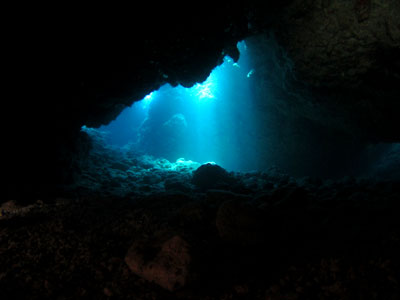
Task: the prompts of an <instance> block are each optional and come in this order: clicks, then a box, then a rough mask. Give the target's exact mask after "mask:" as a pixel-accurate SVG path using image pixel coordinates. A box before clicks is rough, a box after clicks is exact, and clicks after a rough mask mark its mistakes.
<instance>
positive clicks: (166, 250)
mask: <svg viewBox="0 0 400 300" xmlns="http://www.w3.org/2000/svg"><path fill="white" fill-rule="evenodd" d="M191 260H192V258H191V255H190V247H189V244H188V243H187V242H186V241H185V240H184V239H183V238H182V237H180V236H179V235H174V236H172V237H169V238H168V239H166V240H164V239H161V240H157V241H155V242H151V243H146V242H143V241H137V242H136V243H134V244H133V245H132V247H131V248H130V249H129V251H128V253H127V254H126V256H125V262H126V263H127V264H128V266H129V268H130V269H131V270H132V271H133V272H134V273H135V274H137V275H138V276H140V277H142V278H144V279H146V280H148V281H150V282H154V283H156V284H158V285H159V286H161V287H163V288H165V289H167V290H169V291H174V290H176V289H178V288H180V287H183V286H185V285H186V284H187V282H188V278H189V274H190V273H189V268H190V264H191Z"/></svg>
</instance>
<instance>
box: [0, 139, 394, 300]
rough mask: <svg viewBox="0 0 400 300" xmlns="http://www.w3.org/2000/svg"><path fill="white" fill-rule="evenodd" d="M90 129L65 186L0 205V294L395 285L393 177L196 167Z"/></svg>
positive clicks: (390, 289) (326, 293)
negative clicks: (105, 139) (121, 144)
mask: <svg viewBox="0 0 400 300" xmlns="http://www.w3.org/2000/svg"><path fill="white" fill-rule="evenodd" d="M92 135H93V136H92V138H93V140H94V144H93V147H92V149H91V151H90V155H89V156H88V158H87V159H86V161H85V168H83V170H84V171H82V172H81V173H80V175H79V176H80V177H79V178H80V179H79V180H78V182H79V184H76V185H74V186H69V187H68V188H67V189H66V190H65V193H64V196H63V197H60V198H57V199H56V200H55V201H41V200H40V199H33V200H34V201H32V203H33V204H30V205H21V204H19V203H18V202H15V201H11V200H10V201H8V202H6V203H4V204H3V205H2V207H1V216H0V293H1V294H0V295H1V299H108V298H115V299H210V300H211V299H288V300H289V299H290V300H292V299H293V300H294V299H393V300H394V299H399V298H400V289H399V283H400V258H399V253H400V217H399V208H400V204H399V201H400V184H399V183H398V182H393V181H385V182H380V181H377V180H367V179H354V178H343V179H341V180H335V181H334V180H316V179H311V178H303V179H294V178H291V177H290V176H288V175H285V174H282V173H280V172H278V171H277V170H270V171H268V172H248V173H227V172H225V171H224V170H223V169H221V168H219V167H218V166H215V165H207V166H206V167H202V168H200V169H198V168H199V167H200V165H198V164H196V163H192V162H190V161H185V160H183V159H182V160H178V161H177V162H176V163H170V162H168V161H166V160H163V159H154V158H152V157H150V156H138V155H137V153H134V152H132V151H129V148H126V149H120V150H116V149H111V148H108V147H105V146H104V144H103V143H102V142H101V136H99V135H97V136H96V134H95V132H93V133H92ZM196 169H198V170H197V171H196ZM36 200H37V201H36ZM35 201H36V202H35Z"/></svg>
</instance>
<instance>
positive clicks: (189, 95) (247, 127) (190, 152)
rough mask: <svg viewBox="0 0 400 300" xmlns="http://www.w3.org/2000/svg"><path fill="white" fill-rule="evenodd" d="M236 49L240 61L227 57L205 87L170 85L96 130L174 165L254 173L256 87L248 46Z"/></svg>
mask: <svg viewBox="0 0 400 300" xmlns="http://www.w3.org/2000/svg"><path fill="white" fill-rule="evenodd" d="M237 47H238V49H239V51H240V58H239V60H238V61H237V62H235V61H234V60H233V59H232V58H230V57H229V56H226V57H225V58H224V61H223V63H222V64H221V65H219V66H217V67H216V68H215V69H214V70H213V71H212V72H211V74H210V75H209V77H208V78H207V80H205V81H204V82H202V83H198V84H196V85H194V86H193V87H191V88H184V87H182V86H180V85H179V86H177V87H172V86H170V85H168V84H167V85H164V86H162V87H161V88H160V89H158V90H156V91H153V92H152V93H150V94H149V95H147V96H146V97H144V98H143V99H142V100H141V101H138V102H135V103H134V104H133V105H132V106H131V107H128V108H126V109H125V110H124V111H123V112H122V113H121V114H120V115H119V116H118V117H117V118H116V119H115V120H114V121H112V122H111V123H110V124H108V125H106V126H101V127H100V128H98V129H97V130H98V131H99V132H100V133H102V134H103V135H104V141H105V142H106V143H107V144H108V145H110V146H113V147H121V148H125V149H127V148H131V150H135V151H137V152H138V153H142V154H147V155H151V156H154V157H157V158H165V159H167V160H169V161H171V162H175V161H177V160H180V161H182V160H185V161H189V160H190V161H196V162H199V163H205V162H215V163H217V164H219V165H221V166H223V167H224V168H227V169H229V170H241V171H242V170H246V169H252V168H255V167H256V166H255V163H256V162H253V163H252V162H251V158H252V157H255V155H254V153H253V152H254V150H255V149H256V146H255V142H256V141H255V140H254V136H255V135H256V134H255V131H256V126H255V123H254V122H253V121H254V119H253V118H254V113H253V112H252V110H253V109H254V107H253V106H252V98H253V95H252V91H253V88H252V86H251V85H252V77H253V74H254V73H255V70H254V67H253V66H252V65H251V60H250V57H249V56H250V55H249V51H247V46H246V42H245V41H242V42H239V43H238V44H237ZM244 158H245V159H244ZM244 160H245V161H246V163H245V164H244V163H243V162H244Z"/></svg>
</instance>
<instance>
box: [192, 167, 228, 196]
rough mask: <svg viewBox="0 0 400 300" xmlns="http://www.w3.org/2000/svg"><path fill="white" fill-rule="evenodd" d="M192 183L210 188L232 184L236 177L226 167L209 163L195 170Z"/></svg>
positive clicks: (199, 186)
mask: <svg viewBox="0 0 400 300" xmlns="http://www.w3.org/2000/svg"><path fill="white" fill-rule="evenodd" d="M192 183H193V184H194V185H195V186H196V187H198V188H200V189H202V190H208V189H213V188H219V187H223V186H229V185H232V184H234V183H235V179H234V178H233V176H231V175H230V174H229V173H228V172H227V171H226V170H225V169H224V168H222V167H220V166H218V165H216V164H211V163H207V164H204V165H201V166H200V167H199V168H198V169H197V170H196V171H194V172H193V177H192Z"/></svg>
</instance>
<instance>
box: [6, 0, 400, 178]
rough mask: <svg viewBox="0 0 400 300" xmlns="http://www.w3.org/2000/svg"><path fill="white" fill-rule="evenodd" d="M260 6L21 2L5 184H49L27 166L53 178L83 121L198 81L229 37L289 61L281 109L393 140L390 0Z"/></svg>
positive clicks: (100, 119) (395, 76)
mask: <svg viewBox="0 0 400 300" xmlns="http://www.w3.org/2000/svg"><path fill="white" fill-rule="evenodd" d="M261 2H266V1H246V2H243V3H241V4H234V3H230V4H224V5H219V6H218V7H217V6H216V5H215V4H214V5H207V3H203V4H202V5H201V6H196V7H195V8H193V7H192V6H190V7H179V10H178V9H177V7H173V6H171V4H164V5H160V4H158V3H157V4H155V3H153V2H151V3H149V4H147V5H146V6H140V7H132V8H129V9H123V8H121V9H120V10H118V11H113V10H111V9H110V8H108V7H104V8H103V9H101V10H100V9H99V10H98V9H97V7H91V8H89V9H86V8H85V9H83V8H82V7H76V6H72V5H71V6H70V7H58V8H55V7H54V8H52V10H51V11H50V12H48V10H45V8H44V7H34V8H32V10H31V9H30V8H26V10H25V13H20V14H18V15H17V16H16V18H15V19H14V23H18V28H13V30H11V29H10V30H9V36H10V42H9V43H8V46H7V47H8V48H9V49H10V50H11V51H10V52H12V53H11V55H10V56H9V59H8V61H7V64H9V65H10V67H11V68H10V73H9V76H8V77H9V79H11V84H10V87H11V88H12V98H11V100H10V101H7V103H6V104H5V110H4V111H6V112H7V116H6V119H7V120H8V118H10V119H11V120H12V124H13V125H9V129H8V130H7V132H6V140H7V143H6V144H7V146H6V148H7V150H8V163H9V168H6V169H5V170H7V172H8V179H9V183H11V182H15V181H29V182H31V184H32V185H36V184H37V181H41V182H50V181H51V180H50V181H48V179H46V180H47V181H46V180H42V179H37V178H42V176H41V175H39V173H44V174H46V175H47V176H45V177H46V178H52V179H55V178H58V175H59V174H58V173H59V170H60V169H62V170H64V171H63V172H62V173H63V175H62V176H61V178H62V180H64V178H65V173H66V172H65V170H68V168H70V167H71V166H73V159H74V158H73V155H72V154H71V153H76V152H78V149H79V147H78V146H77V141H79V129H80V127H81V126H82V125H83V124H86V125H89V126H99V125H101V124H105V123H107V122H109V121H111V120H112V119H113V118H115V117H116V116H117V115H118V114H119V112H120V111H121V110H122V109H123V108H124V107H125V106H127V105H130V104H131V103H132V102H133V101H134V100H137V99H141V98H142V97H143V96H144V95H146V94H147V93H149V92H150V91H152V90H155V89H157V88H158V87H160V86H161V85H163V84H164V83H170V84H172V85H177V84H182V85H184V86H190V85H192V84H194V83H195V82H199V81H202V80H204V79H205V78H206V77H207V76H208V74H209V72H210V71H211V70H212V69H213V68H214V67H215V66H216V65H217V64H219V63H221V62H222V58H223V56H224V55H226V54H229V55H231V56H233V57H237V55H238V52H237V49H236V47H235V45H236V43H237V41H239V40H242V39H244V38H246V37H249V36H252V35H256V34H265V33H271V32H272V33H273V34H274V36H275V38H276V41H277V42H278V45H279V51H280V53H284V54H285V55H284V58H285V59H283V60H282V61H281V63H286V62H288V61H289V62H290V64H291V68H290V71H289V72H288V74H287V76H286V77H285V78H284V79H285V80H286V82H285V86H286V87H287V89H288V95H291V96H290V97H288V101H292V102H288V106H291V104H290V103H293V107H296V109H298V111H299V114H303V115H305V116H307V117H309V118H310V119H313V120H316V121H320V122H325V123H329V125H331V126H341V127H342V128H343V129H344V130H348V131H350V132H353V133H354V134H357V135H360V136H362V138H365V139H369V140H373V141H399V140H400V135H399V130H398V129H397V127H398V126H397V116H398V113H399V112H400V102H399V101H398V99H400V97H399V96H400V95H399V94H400V90H399V88H398V86H399V83H400V55H399V54H400V18H399V17H398V16H399V15H400V3H399V1H397V0H388V1H384V0H380V1H378V0H371V1H368V0H356V1H344V0H331V1H329V0H320V1H317V0H310V1H300V0H296V1H280V2H278V1H270V4H268V2H267V3H263V4H260V3H261ZM155 5H157V7H155ZM33 9H34V10H33ZM121 11H123V13H121ZM15 26H17V25H15ZM310 107H317V109H315V108H313V109H310ZM9 124H10V123H9ZM7 166H8V165H7ZM67 173H68V172H67ZM27 178H31V179H29V180H28V179H27ZM32 178H36V180H32ZM58 179H59V178H58ZM10 186H12V184H10Z"/></svg>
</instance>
